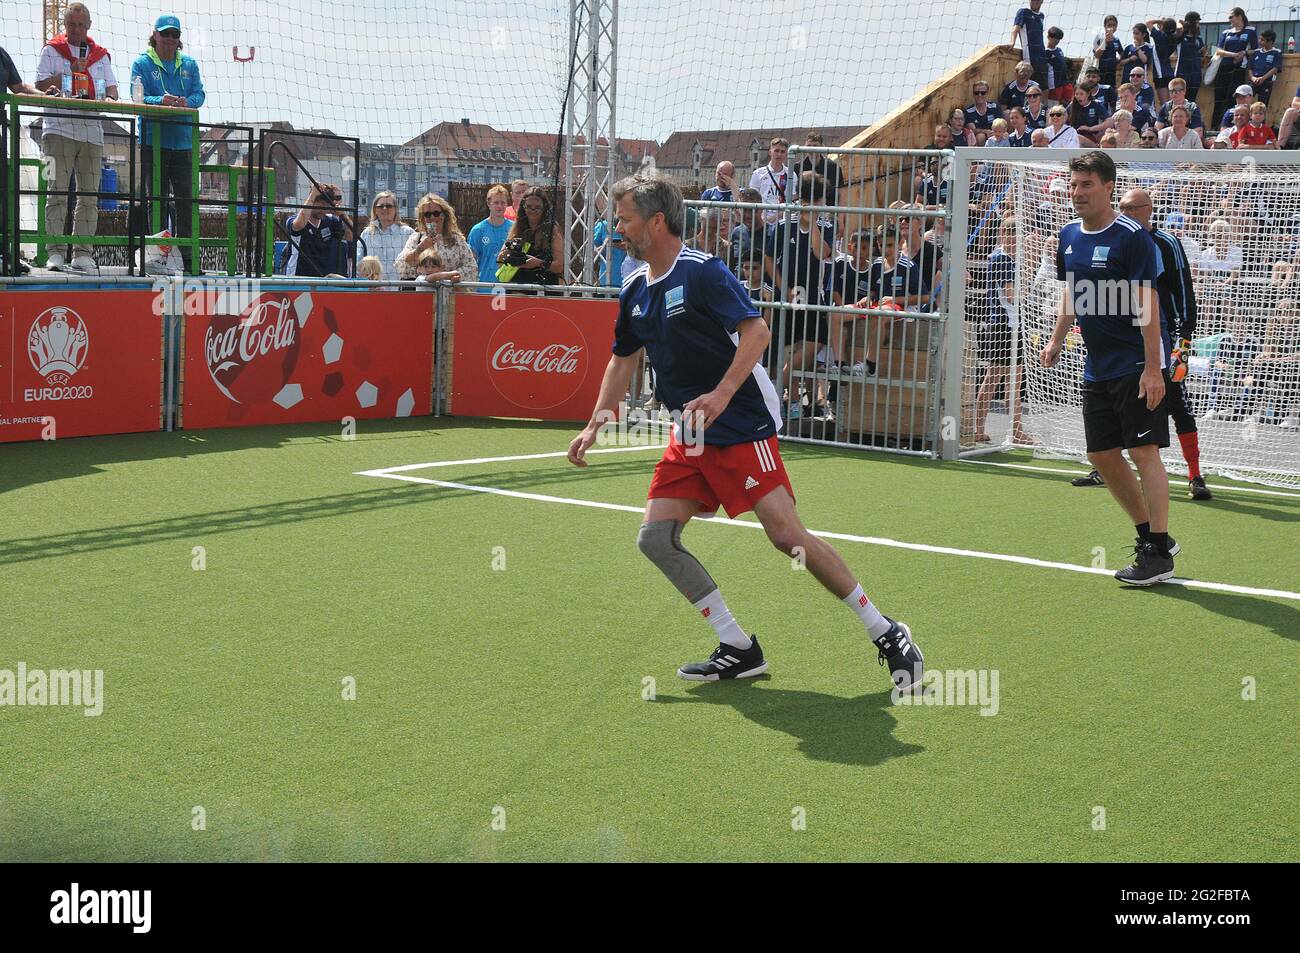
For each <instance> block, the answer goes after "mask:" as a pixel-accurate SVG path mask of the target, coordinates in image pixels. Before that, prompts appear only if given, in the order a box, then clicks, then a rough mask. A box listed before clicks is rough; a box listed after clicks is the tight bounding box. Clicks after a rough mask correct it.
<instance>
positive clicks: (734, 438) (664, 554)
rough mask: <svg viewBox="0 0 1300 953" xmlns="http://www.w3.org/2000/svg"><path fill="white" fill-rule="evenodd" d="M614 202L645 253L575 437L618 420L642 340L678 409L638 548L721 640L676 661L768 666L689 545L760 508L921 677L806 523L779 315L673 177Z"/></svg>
mask: <svg viewBox="0 0 1300 953" xmlns="http://www.w3.org/2000/svg"><path fill="white" fill-rule="evenodd" d="M613 199H614V202H615V211H616V213H617V215H618V226H617V227H618V230H619V231H620V232H621V233H622V234H623V236H624V240H625V242H626V243H627V246H628V251H629V253H631V254H632V255H634V256H635V257H636V258H638V259H640V260H641V261H643V262H645V264H644V265H642V267H640V268H639V269H637V270H636V271H635V272H633V273H632V274H631V275H630V276H628V278H627V280H626V281H624V282H623V290H622V292H621V293H620V295H619V308H618V323H617V324H616V325H615V329H614V348H613V355H612V356H611V357H610V361H609V366H608V367H607V368H606V369H605V377H604V380H603V382H602V383H601V388H600V396H599V398H598V399H597V401H596V407H595V410H594V411H593V413H592V418H591V422H590V423H588V424H587V426H586V427H585V428H584V429H583V431H582V433H580V434H579V435H578V436H577V437H575V438H574V440H573V442H572V443H571V444H570V445H569V461H570V462H571V463H573V464H574V465H576V466H580V467H582V466H586V465H587V463H586V459H585V457H586V452H587V450H588V449H589V448H590V447H591V446H592V444H594V443H595V442H596V435H597V432H598V431H599V430H600V428H601V426H602V425H603V424H605V423H607V422H609V421H611V420H613V419H614V417H615V414H616V413H617V408H618V406H619V404H620V403H621V401H622V400H623V397H624V395H625V394H626V393H627V388H628V384H629V382H630V381H631V379H632V375H633V374H634V373H635V371H636V369H637V367H638V364H639V360H640V354H641V351H642V349H645V351H646V352H647V354H648V356H649V358H650V363H651V364H653V365H654V368H655V375H656V387H655V393H656V395H657V396H658V398H659V399H660V400H661V401H663V403H664V405H665V406H666V407H667V408H668V409H669V410H670V411H672V412H673V414H674V416H678V417H679V419H680V423H679V424H675V425H674V427H673V434H672V437H671V439H670V442H669V445H668V448H667V449H666V450H665V451H664V455H663V458H662V459H661V460H660V461H659V463H658V464H657V465H656V466H655V472H654V477H653V479H652V480H651V481H650V492H649V494H648V497H649V499H648V501H647V503H646V510H645V519H644V521H643V522H642V524H641V529H640V531H639V532H638V534H637V546H638V547H639V548H640V550H641V552H642V553H644V554H645V555H646V557H647V558H649V559H650V561H651V562H653V563H654V564H655V565H656V566H658V567H659V569H660V570H661V571H662V572H663V573H664V575H665V576H667V577H668V579H669V581H670V582H672V583H673V585H675V586H676V587H677V589H678V591H680V592H681V594H682V595H683V596H685V597H686V598H687V600H689V601H690V603H691V605H692V606H694V607H695V608H696V609H698V610H699V612H700V614H701V615H703V616H704V618H705V620H706V621H708V623H709V624H710V625H711V626H712V627H713V630H714V632H715V634H716V635H717V638H718V647H717V649H715V650H714V652H713V654H712V655H710V656H709V658H708V659H707V660H705V661H703V662H691V663H688V664H686V665H683V666H682V667H681V668H679V669H678V670H677V674H678V675H680V676H681V677H682V678H684V679H687V680H689V681H718V680H720V679H729V678H748V677H752V676H755V675H759V674H762V673H763V672H765V671H767V660H766V659H765V658H764V657H763V650H762V649H761V648H760V647H759V644H758V639H756V638H754V637H752V636H751V635H748V634H746V632H745V630H744V629H743V628H741V627H740V625H739V624H738V623H737V622H736V620H735V618H734V617H733V616H732V614H731V610H730V609H729V608H728V607H727V604H726V602H724V601H723V598H722V594H721V592H719V590H718V585H717V583H715V582H714V581H713V577H712V576H710V575H709V573H708V572H707V571H706V570H705V568H704V567H703V566H702V565H700V563H699V561H698V560H697V559H696V558H695V557H694V556H692V555H691V554H690V553H689V552H688V551H687V550H686V549H685V548H684V547H683V546H682V542H681V536H682V529H683V528H684V527H685V525H686V523H688V522H689V521H690V519H691V518H692V517H694V516H697V515H701V514H707V515H712V514H713V513H715V512H716V511H717V509H718V507H719V506H721V507H723V508H724V509H725V510H726V511H727V513H728V514H729V515H730V516H732V517H735V516H738V515H740V514H741V513H746V512H748V511H749V510H753V511H754V513H755V515H756V516H757V517H758V519H759V522H760V523H762V525H763V529H764V530H765V531H766V532H767V535H768V538H769V539H770V540H771V541H772V544H773V545H774V546H775V547H776V548H777V549H779V550H780V551H781V552H783V553H786V554H787V555H790V556H796V555H802V557H803V559H804V562H805V565H806V566H807V568H808V569H809V571H811V572H812V574H813V575H814V576H815V577H816V578H817V580H818V581H819V582H820V583H821V584H822V585H823V586H825V587H826V588H827V589H828V590H830V592H832V593H833V594H834V595H835V596H836V597H837V598H838V599H840V600H841V601H842V602H844V603H845V604H846V605H847V606H849V608H851V609H852V610H853V611H854V612H855V613H856V614H857V616H858V618H859V619H860V620H861V623H862V625H863V626H864V628H866V630H867V633H868V635H869V637H870V639H871V641H872V642H873V643H874V644H875V646H876V648H877V649H879V659H880V662H881V664H885V663H888V665H889V670H890V676H891V679H892V680H893V682H894V685H895V686H896V687H897V688H901V689H914V688H916V687H919V682H920V679H921V674H922V672H923V670H924V660H923V658H922V656H921V651H920V649H919V648H917V646H916V644H915V643H914V642H913V641H912V638H911V632H910V631H909V630H908V627H907V626H906V625H904V624H903V623H901V622H895V621H894V620H892V619H889V618H887V617H885V616H883V615H881V614H880V612H879V610H877V609H876V607H875V605H874V604H873V603H872V602H871V600H870V599H868V598H867V596H866V594H865V593H864V592H863V591H862V586H861V585H859V584H858V581H857V579H855V578H854V576H853V573H852V571H851V570H850V569H849V567H848V566H847V565H846V564H845V562H844V559H843V558H842V557H841V556H840V554H839V553H838V552H836V551H835V549H834V548H833V547H831V546H830V545H829V544H827V543H826V542H825V541H824V540H822V539H819V538H818V537H816V536H814V535H812V534H811V533H810V532H808V530H807V529H806V528H805V527H804V525H803V523H802V521H801V520H800V519H799V515H798V513H797V512H796V511H795V504H794V491H793V488H792V487H791V486H790V478H789V477H788V476H787V475H786V472H785V465H784V464H783V463H782V462H781V452H780V449H779V448H778V446H777V439H776V433H777V431H778V430H779V429H780V426H781V417H780V407H779V402H778V399H777V394H776V390H775V388H774V387H773V386H772V382H771V380H770V379H769V378H768V376H767V374H766V372H765V371H764V369H763V367H762V365H761V364H760V363H759V358H760V357H761V356H762V354H763V352H764V350H765V349H766V347H767V345H768V341H769V340H770V338H771V336H772V335H771V332H770V331H769V330H768V327H767V324H766V323H765V322H764V320H763V319H762V318H761V317H760V316H759V313H758V310H757V309H756V308H755V307H754V305H753V303H752V302H751V301H750V298H749V294H748V293H747V292H746V291H745V288H744V286H742V285H741V284H740V282H739V281H738V280H737V279H736V277H735V275H733V274H732V273H731V271H730V270H729V269H728V268H727V264H726V262H724V261H722V260H721V259H718V258H714V257H713V256H712V255H707V254H704V253H703V252H699V251H695V250H693V249H690V248H687V247H686V246H685V245H684V244H683V243H682V238H681V236H682V229H683V225H684V222H685V214H686V213H685V204H684V202H683V200H682V193H681V190H680V189H679V188H678V187H677V185H676V184H675V183H674V182H673V181H672V180H671V179H669V178H667V177H665V176H662V175H659V174H656V173H641V174H638V175H635V176H632V177H629V178H626V179H623V180H622V181H620V182H618V183H617V184H616V185H615V186H614V190H613Z"/></svg>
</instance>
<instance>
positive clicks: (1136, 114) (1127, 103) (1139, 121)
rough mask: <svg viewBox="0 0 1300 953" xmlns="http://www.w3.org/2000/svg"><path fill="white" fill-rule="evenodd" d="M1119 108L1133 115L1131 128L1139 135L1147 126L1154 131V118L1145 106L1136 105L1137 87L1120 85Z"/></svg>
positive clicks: (1130, 84)
mask: <svg viewBox="0 0 1300 953" xmlns="http://www.w3.org/2000/svg"><path fill="white" fill-rule="evenodd" d="M1148 88H1149V87H1148ZM1119 108H1120V109H1127V110H1128V111H1129V112H1130V113H1132V114H1133V128H1134V129H1136V130H1137V131H1138V132H1139V133H1141V132H1142V131H1143V130H1145V129H1146V127H1147V126H1150V127H1151V128H1152V131H1154V130H1155V125H1156V117H1155V115H1154V114H1153V113H1152V112H1151V110H1150V109H1147V107H1146V106H1143V105H1139V104H1138V101H1137V87H1136V86H1134V85H1133V84H1132V83H1122V84H1120V87H1119Z"/></svg>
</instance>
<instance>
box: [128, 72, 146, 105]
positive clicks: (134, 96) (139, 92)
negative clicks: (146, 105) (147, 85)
mask: <svg viewBox="0 0 1300 953" xmlns="http://www.w3.org/2000/svg"><path fill="white" fill-rule="evenodd" d="M131 101H132V102H133V103H142V102H144V81H143V80H141V79H140V77H139V76H135V77H132V79H131Z"/></svg>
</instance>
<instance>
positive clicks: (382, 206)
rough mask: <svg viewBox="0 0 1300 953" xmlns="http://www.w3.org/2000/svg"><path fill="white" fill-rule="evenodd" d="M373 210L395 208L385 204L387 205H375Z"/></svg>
mask: <svg viewBox="0 0 1300 953" xmlns="http://www.w3.org/2000/svg"><path fill="white" fill-rule="evenodd" d="M375 208H397V206H396V205H392V204H387V205H376V206H375Z"/></svg>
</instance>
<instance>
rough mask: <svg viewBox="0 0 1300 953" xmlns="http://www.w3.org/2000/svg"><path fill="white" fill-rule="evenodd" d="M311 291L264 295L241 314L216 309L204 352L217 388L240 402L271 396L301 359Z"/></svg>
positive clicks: (254, 400) (264, 398)
mask: <svg viewBox="0 0 1300 953" xmlns="http://www.w3.org/2000/svg"><path fill="white" fill-rule="evenodd" d="M310 315H311V294H310V293H303V294H299V295H297V296H293V295H285V294H265V295H259V296H258V297H257V298H255V299H254V300H253V301H252V302H250V303H249V305H248V307H247V308H245V309H244V311H243V313H242V314H238V315H213V316H212V317H211V318H209V319H208V327H207V330H206V331H204V334H203V356H204V358H205V360H206V362H207V365H208V373H209V374H211V375H212V382H213V383H214V384H216V385H217V389H218V390H220V391H221V393H223V394H225V395H226V396H227V397H228V398H230V399H231V400H233V401H234V402H235V403H237V404H256V403H262V402H265V401H268V400H270V399H271V398H273V397H274V396H275V395H276V394H278V393H279V392H280V390H281V389H282V388H283V387H284V385H285V383H286V382H287V381H288V380H289V377H290V375H292V374H293V370H294V368H295V367H296V366H297V364H298V352H299V350H300V344H301V340H302V335H301V332H302V328H303V326H304V325H306V323H307V318H308V317H310Z"/></svg>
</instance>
